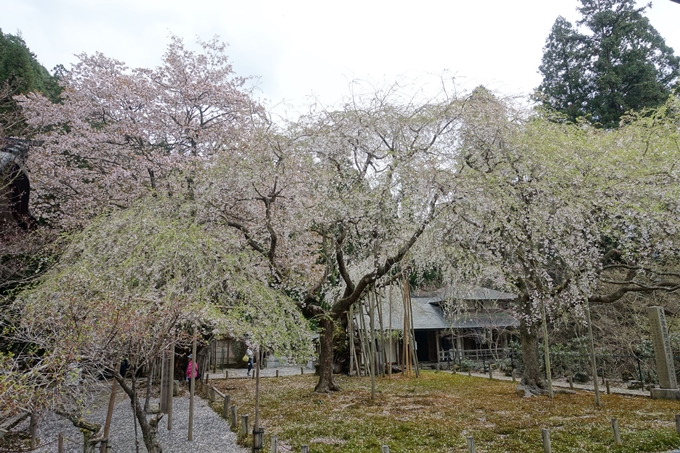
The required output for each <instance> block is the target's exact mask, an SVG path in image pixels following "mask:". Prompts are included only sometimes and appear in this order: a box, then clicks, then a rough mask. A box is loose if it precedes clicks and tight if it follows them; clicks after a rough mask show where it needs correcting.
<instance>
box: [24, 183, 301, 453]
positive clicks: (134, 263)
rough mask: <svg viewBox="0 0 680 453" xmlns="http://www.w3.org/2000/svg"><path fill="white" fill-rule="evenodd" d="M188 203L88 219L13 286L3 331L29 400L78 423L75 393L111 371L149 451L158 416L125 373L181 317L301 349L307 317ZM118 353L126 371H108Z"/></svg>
mask: <svg viewBox="0 0 680 453" xmlns="http://www.w3.org/2000/svg"><path fill="white" fill-rule="evenodd" d="M196 211H197V210H196V206H195V205H194V204H193V203H190V202H186V201H183V200H180V199H177V198H174V199H164V198H159V197H156V198H154V199H152V200H144V201H143V202H141V203H137V204H135V205H134V206H132V207H131V208H128V209H127V210H124V211H120V212H118V213H115V214H113V215H109V216H105V217H101V218H98V219H97V220H96V221H94V222H92V223H91V225H90V226H88V228H86V229H85V230H84V231H83V232H82V233H79V234H77V235H75V236H74V237H73V240H72V241H71V244H70V246H69V247H68V249H67V250H66V252H65V253H64V254H63V256H62V257H61V259H60V262H59V264H58V265H57V266H55V267H54V268H53V269H51V270H50V271H49V272H48V273H46V274H45V275H44V276H43V278H42V279H41V280H40V281H39V282H37V283H36V285H35V288H34V289H31V290H28V291H24V292H23V293H21V294H20V295H19V297H18V298H17V300H16V301H15V303H14V307H15V311H14V314H15V316H16V318H17V320H18V321H17V322H16V325H17V329H16V331H15V333H14V335H13V339H14V340H16V341H21V342H23V343H25V344H28V345H30V348H29V349H26V350H25V351H23V353H22V354H20V355H18V356H17V357H15V358H14V363H15V364H16V366H17V371H16V374H18V375H20V376H21V378H22V382H23V381H27V382H28V383H30V384H32V386H29V385H26V387H27V388H28V387H32V388H37V389H42V397H43V399H42V400H38V401H40V402H39V403H36V406H37V409H41V408H43V407H47V408H52V409H55V410H57V411H58V412H59V413H63V414H65V415H66V416H68V417H69V418H70V419H73V420H77V421H78V420H80V421H82V418H83V417H82V411H83V409H84V408H83V406H82V401H84V400H86V395H87V394H88V393H90V392H91V390H92V387H93V386H95V385H96V383H97V382H98V378H99V377H100V376H101V374H102V373H111V374H112V375H113V376H114V378H115V379H116V380H117V381H118V382H119V384H120V385H121V387H122V388H123V390H124V391H125V392H126V393H127V394H128V395H129V396H130V400H131V404H132V407H133V411H134V413H135V415H136V418H137V420H138V423H139V426H140V428H141V431H142V433H143V438H144V443H145V445H146V447H147V450H148V451H154V452H160V451H161V447H160V445H159V444H158V440H157V438H156V432H155V430H156V427H157V424H158V418H157V417H150V416H149V414H147V413H146V412H145V409H144V408H145V407H146V404H142V402H141V400H140V397H139V396H138V390H137V383H136V382H137V381H136V375H137V371H138V370H141V369H142V368H143V367H147V369H151V366H152V363H153V361H154V360H155V359H156V358H158V357H159V356H160V355H161V353H162V351H164V350H165V349H167V348H168V347H169V346H170V345H171V344H173V343H174V344H179V345H187V344H188V343H189V340H190V337H191V335H190V330H191V326H193V325H199V326H202V329H204V330H207V331H210V333H212V334H217V335H220V334H222V335H223V334H229V335H231V336H234V337H243V336H246V335H247V336H248V337H249V338H251V339H252V340H254V341H256V342H257V343H258V344H257V346H258V347H264V348H268V349H271V350H274V351H276V352H278V353H280V354H282V355H287V356H289V357H295V358H299V357H305V358H306V357H309V355H310V354H311V352H312V351H311V340H310V338H309V333H308V327H307V322H306V320H305V319H304V318H303V317H302V315H301V314H300V313H299V310H298V309H297V307H296V306H295V304H294V303H293V301H292V300H290V299H289V298H287V297H285V296H284V295H282V294H281V293H280V292H278V291H276V290H273V289H271V288H270V287H269V285H268V284H267V282H266V281H263V280H262V279H261V278H260V277H259V275H258V274H259V273H258V272H257V268H258V264H257V260H254V259H253V258H254V257H253V256H252V255H253V253H252V252H249V251H247V250H246V251H243V250H239V248H238V247H237V246H238V243H237V241H235V240H234V239H230V238H229V237H228V234H229V232H228V231H226V232H225V231H221V232H218V233H219V234H217V233H216V232H215V230H211V229H208V228H206V224H205V223H204V222H201V219H200V218H197V217H196ZM123 360H126V361H127V362H128V364H129V367H130V379H129V380H128V379H126V377H125V375H122V374H120V372H119V369H118V366H119V364H120V363H121V362H122V361H123ZM21 365H23V368H24V370H25V371H24V372H23V373H20V372H19V370H18V367H20V366H21ZM74 370H77V373H78V376H77V381H81V382H80V385H78V384H79V382H74V376H73V374H74V372H75V371H74ZM148 397H149V393H148V392H147V394H146V398H147V399H148ZM93 429H95V430H96V429H97V427H96V426H95V427H94V428H93ZM96 440H97V436H96V435H95V436H94V438H92V439H89V440H88V439H86V443H87V442H90V443H92V441H96Z"/></svg>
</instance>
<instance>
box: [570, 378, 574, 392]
mask: <svg viewBox="0 0 680 453" xmlns="http://www.w3.org/2000/svg"><path fill="white" fill-rule="evenodd" d="M569 388H570V389H571V390H574V376H569Z"/></svg>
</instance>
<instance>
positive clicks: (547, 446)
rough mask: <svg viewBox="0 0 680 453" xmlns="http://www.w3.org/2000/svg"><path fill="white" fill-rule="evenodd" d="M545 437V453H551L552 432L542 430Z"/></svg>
mask: <svg viewBox="0 0 680 453" xmlns="http://www.w3.org/2000/svg"><path fill="white" fill-rule="evenodd" d="M541 434H542V435H543V453H551V452H552V448H551V447H550V430H549V429H545V428H543V429H542V430H541Z"/></svg>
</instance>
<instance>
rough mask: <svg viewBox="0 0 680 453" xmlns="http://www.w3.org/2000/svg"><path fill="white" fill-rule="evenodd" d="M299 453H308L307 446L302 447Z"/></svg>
mask: <svg viewBox="0 0 680 453" xmlns="http://www.w3.org/2000/svg"><path fill="white" fill-rule="evenodd" d="M300 453H309V445H303V446H302V448H301V449H300Z"/></svg>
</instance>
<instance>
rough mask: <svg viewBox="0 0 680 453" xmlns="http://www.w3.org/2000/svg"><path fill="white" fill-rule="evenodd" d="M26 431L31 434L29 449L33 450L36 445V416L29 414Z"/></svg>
mask: <svg viewBox="0 0 680 453" xmlns="http://www.w3.org/2000/svg"><path fill="white" fill-rule="evenodd" d="M28 431H29V433H31V448H35V447H36V446H37V445H38V435H37V434H38V416H37V415H35V414H31V421H30V425H29V427H28Z"/></svg>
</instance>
